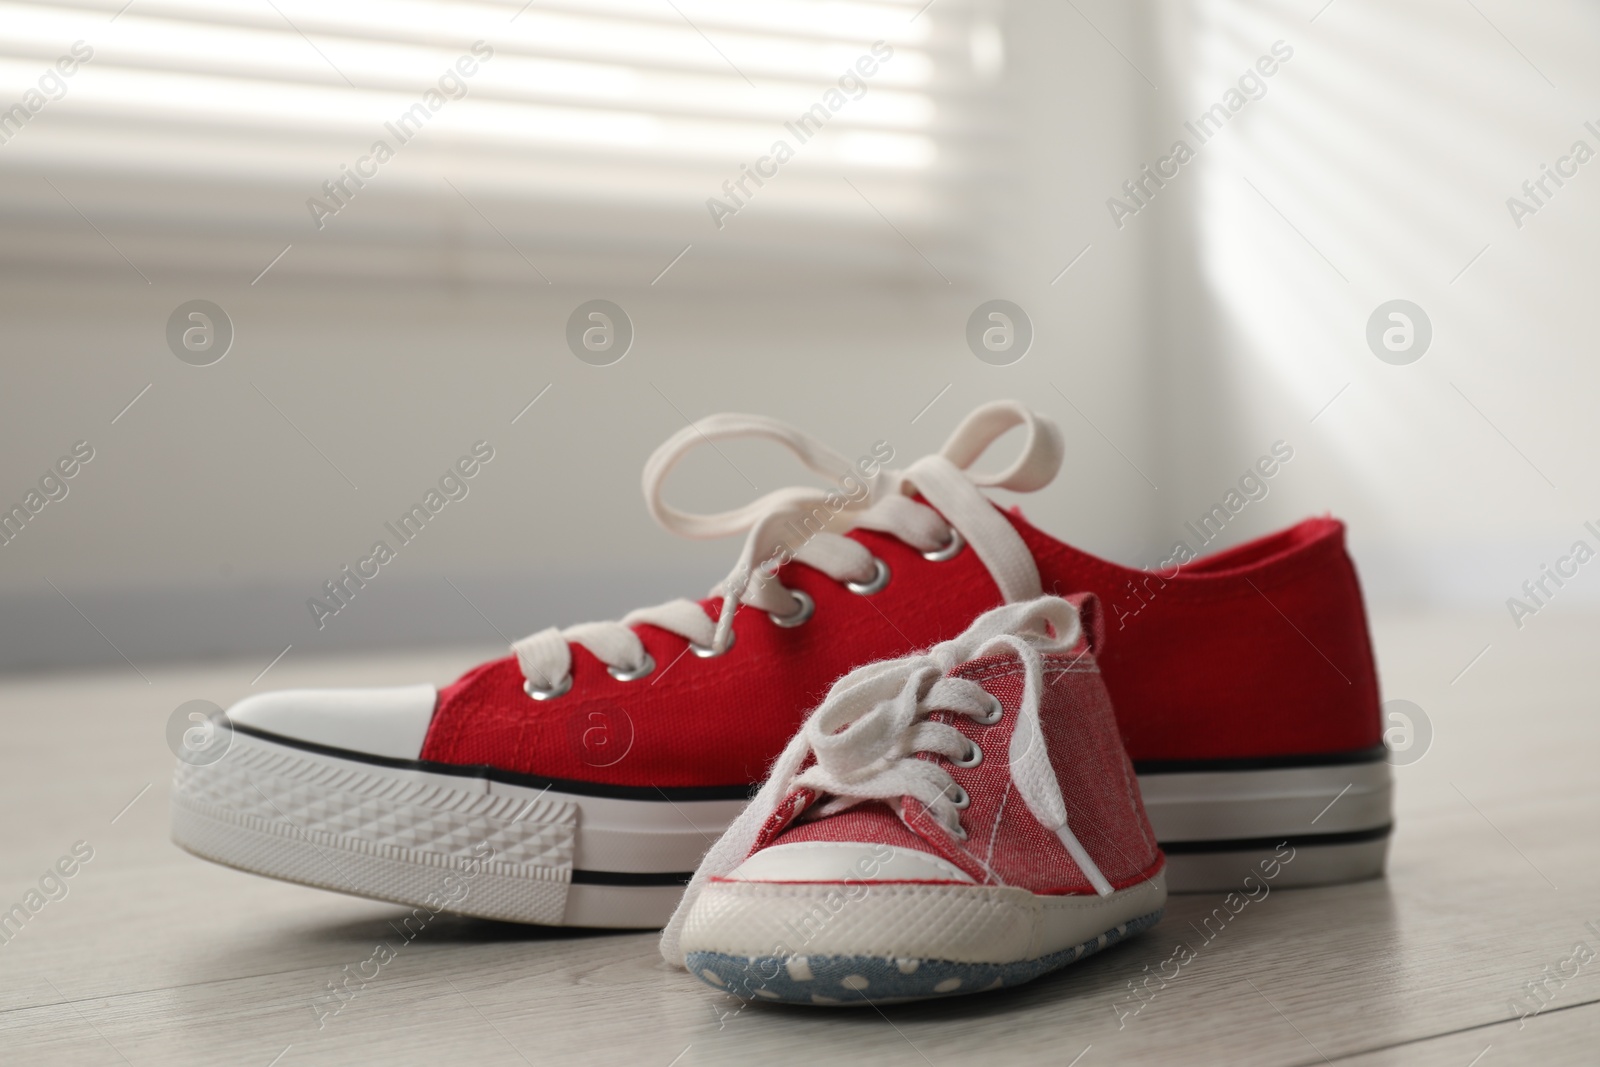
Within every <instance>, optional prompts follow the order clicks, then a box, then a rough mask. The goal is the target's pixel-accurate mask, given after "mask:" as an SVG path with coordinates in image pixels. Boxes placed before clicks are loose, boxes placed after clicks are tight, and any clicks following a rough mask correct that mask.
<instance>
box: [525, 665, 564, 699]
mask: <svg viewBox="0 0 1600 1067" xmlns="http://www.w3.org/2000/svg"><path fill="white" fill-rule="evenodd" d="M571 688H572V672H571V671H568V672H567V676H566V677H565V678H563V679H561V681H559V682H557V683H556V684H555V685H553V686H551V687H550V688H549V689H544V688H542V687H540V686H537V685H534V684H533V680H532V679H531V678H530V679H528V680H527V681H525V682H523V683H522V691H523V692H524V693H527V694H528V695H529V696H530V697H532V698H533V699H535V700H554V699H555V698H556V697H559V696H565V695H566V694H567V691H568V690H570V689H571Z"/></svg>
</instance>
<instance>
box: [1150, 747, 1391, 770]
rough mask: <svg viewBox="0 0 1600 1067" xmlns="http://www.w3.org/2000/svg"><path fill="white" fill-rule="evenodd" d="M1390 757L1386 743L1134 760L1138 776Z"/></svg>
mask: <svg viewBox="0 0 1600 1067" xmlns="http://www.w3.org/2000/svg"><path fill="white" fill-rule="evenodd" d="M1388 755H1389V749H1388V747H1387V746H1385V745H1383V744H1377V745H1373V746H1372V747H1371V748H1354V749H1349V750H1347V751H1344V752H1306V753H1302V754H1300V755H1297V756H1242V757H1239V758H1236V759H1145V760H1134V761H1133V770H1134V773H1136V774H1195V773H1204V772H1207V771H1279V770H1291V769H1293V768H1296V767H1343V766H1348V765H1350V764H1354V763H1378V762H1381V761H1382V760H1383V759H1385V758H1386V757H1387V756H1388Z"/></svg>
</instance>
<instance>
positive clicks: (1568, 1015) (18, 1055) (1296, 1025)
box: [0, 612, 1600, 1067]
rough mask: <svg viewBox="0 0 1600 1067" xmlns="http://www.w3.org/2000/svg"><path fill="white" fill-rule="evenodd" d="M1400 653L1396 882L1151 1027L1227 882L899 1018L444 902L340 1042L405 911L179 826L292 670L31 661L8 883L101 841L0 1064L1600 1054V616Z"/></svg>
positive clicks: (1, 1006) (1204, 961) (1320, 917)
mask: <svg viewBox="0 0 1600 1067" xmlns="http://www.w3.org/2000/svg"><path fill="white" fill-rule="evenodd" d="M1378 643H1379V657H1380V660H1381V662H1382V666H1383V671H1384V686H1385V695H1386V696H1388V697H1404V698H1407V699H1410V700H1413V701H1415V702H1416V703H1417V704H1419V705H1420V706H1422V707H1423V708H1424V709H1425V711H1426V712H1427V713H1428V715H1429V716H1430V717H1431V720H1432V723H1433V729H1434V740H1433V743H1432V747H1431V749H1430V751H1429V752H1428V754H1427V755H1426V757H1425V758H1423V759H1422V760H1421V761H1420V762H1418V763H1416V764H1415V765H1412V766H1409V767H1404V768H1401V769H1400V770H1399V771H1398V775H1399V786H1400V789H1399V805H1400V810H1399V830H1398V834H1397V836H1396V838H1395V840H1394V847H1393V852H1392V854H1391V861H1390V874H1389V877H1388V878H1387V879H1386V880H1383V881H1376V882H1369V883H1366V884H1362V885H1354V886H1347V887H1342V888H1334V889H1318V890H1294V891H1274V892H1273V893H1272V894H1271V895H1270V896H1269V897H1268V898H1266V899H1265V900H1263V901H1262V902H1260V903H1259V904H1252V905H1251V906H1249V907H1248V908H1246V910H1245V911H1244V912H1243V913H1241V914H1240V916H1239V917H1238V919H1236V920H1235V921H1234V922H1233V923H1232V924H1231V925H1230V926H1229V927H1228V928H1227V929H1226V930H1225V931H1224V933H1223V934H1221V935H1219V936H1218V937H1217V938H1216V939H1215V940H1214V941H1213V942H1212V943H1211V944H1209V945H1207V946H1206V947H1205V948H1204V949H1203V950H1202V951H1201V953H1200V955H1199V957H1198V958H1197V959H1196V960H1195V961H1194V962H1193V963H1192V964H1190V965H1189V966H1188V967H1186V968H1185V970H1184V972H1183V977H1181V978H1180V979H1179V980H1177V981H1176V982H1173V983H1172V984H1171V985H1169V986H1168V987H1167V988H1166V989H1164V990H1162V991H1161V992H1160V993H1159V994H1157V995H1156V996H1155V998H1154V999H1153V1000H1151V1001H1150V1003H1149V1004H1148V1005H1147V1006H1146V1007H1145V1008H1144V1010H1143V1011H1142V1012H1141V1013H1140V1014H1139V1015H1138V1016H1137V1017H1134V1018H1130V1019H1128V1020H1126V1024H1125V1025H1124V1026H1123V1027H1122V1028H1121V1029H1120V1030H1119V1028H1118V1019H1117V1014H1116V1012H1115V1011H1114V1009H1113V1007H1112V1005H1113V1003H1114V1002H1115V1001H1116V1000H1117V999H1118V998H1119V997H1120V996H1122V995H1123V994H1124V993H1125V991H1126V983H1127V982H1128V981H1129V980H1130V979H1133V978H1135V977H1140V976H1142V975H1143V968H1144V967H1145V966H1146V965H1147V964H1148V965H1151V966H1152V967H1154V966H1155V965H1156V964H1157V963H1158V961H1160V960H1162V959H1165V958H1166V957H1167V956H1168V954H1169V953H1170V952H1171V950H1172V947H1173V945H1174V943H1175V942H1176V940H1177V939H1178V938H1180V937H1185V936H1188V935H1190V934H1191V933H1192V931H1191V930H1190V928H1189V922H1190V921H1191V920H1193V919H1197V918H1198V917H1199V916H1200V915H1202V914H1204V913H1206V912H1208V911H1209V910H1210V909H1211V908H1212V907H1214V906H1216V905H1217V904H1218V903H1219V899H1218V898H1217V896H1216V895H1212V896H1198V897H1176V898H1174V899H1173V901H1172V902H1171V904H1170V906H1169V908H1168V912H1167V918H1166V920H1165V921H1164V922H1163V923H1162V925H1161V926H1159V927H1157V928H1156V929H1155V930H1154V931H1153V932H1151V933H1150V934H1147V935H1145V936H1143V937H1141V938H1138V939H1136V940H1134V941H1132V942H1130V943H1128V944H1127V945H1124V946H1122V947H1120V948H1118V949H1115V950H1113V951H1110V952H1107V953H1105V954H1104V955H1102V956H1099V957H1095V958H1093V959H1091V960H1088V961H1086V962H1085V963H1083V964H1080V965H1078V966H1077V967H1074V968H1069V969H1068V970H1066V971H1064V972H1061V973H1059V974H1058V975H1056V976H1054V977H1051V978H1047V979H1044V980H1041V981H1039V982H1036V983H1034V984H1033V985H1031V986H1028V987H1025V988H1023V989H1021V990H1017V991H1011V992H1005V993H999V994H992V995H985V996H980V997H972V998H965V999H962V1000H959V1001H944V1002H939V1003H936V1004H932V1005H924V1006H916V1005H909V1006H902V1007H898V1008H888V1009H885V1010H883V1011H882V1012H879V1011H877V1010H873V1009H869V1008H862V1009H857V1010H854V1011H848V1012H822V1011H814V1010H794V1009H785V1008H782V1007H778V1006H773V1005H760V1006H756V1007H750V1008H746V1009H745V1010H743V1011H739V1010H738V1006H737V1002H734V1001H730V1000H727V999H724V998H723V997H721V996H719V995H718V994H716V993H714V992H712V991H711V990H709V989H708V988H706V987H705V986H702V985H701V984H700V983H698V982H696V981H694V980H692V979H690V978H689V977H688V976H687V975H685V974H683V973H681V972H677V971H672V970H668V969H667V968H666V967H665V966H664V965H663V964H662V963H661V962H660V960H659V958H658V957H657V956H656V952H655V938H654V937H653V936H652V935H649V934H594V933H573V932H570V931H560V930H541V929H530V928H519V927H512V926H501V925H495V924H487V923H478V922H471V921H465V920H450V919H445V918H441V919H440V920H439V921H437V922H436V923H435V924H433V925H432V926H430V927H429V928H428V929H427V930H426V931H425V932H424V933H423V934H422V935H421V936H420V937H418V938H417V940H416V941H415V942H413V943H411V944H409V945H408V946H407V947H405V948H404V950H403V951H402V952H401V953H400V954H399V956H398V957H397V958H396V959H395V960H394V961H393V962H392V963H390V964H389V965H388V966H386V967H385V968H384V969H383V970H382V972H381V974H380V976H379V977H378V978H377V979H376V980H375V981H373V982H372V983H371V984H370V985H369V986H368V987H367V989H366V990H365V991H364V992H363V993H362V994H361V995H360V996H358V997H357V998H355V999H354V1000H352V1001H350V1002H349V1003H348V1004H347V1005H346V1006H345V1008H344V1010H343V1011H342V1012H341V1013H340V1014H339V1015H338V1016H336V1017H333V1018H331V1019H329V1020H328V1021H327V1025H326V1026H325V1027H323V1028H322V1029H320V1030H319V1029H318V1026H317V1018H316V1014H315V1013H314V1011H313V1009H312V1007H311V1004H312V999H313V998H314V997H316V996H317V995H319V994H320V993H322V992H323V987H324V984H325V983H326V982H328V981H329V980H330V979H332V978H333V977H334V976H335V975H336V974H337V973H338V972H339V971H340V970H341V968H343V967H344V966H345V965H347V964H350V965H354V964H357V963H359V962H361V961H362V960H365V959H366V958H367V957H368V956H369V955H370V954H371V951H372V948H373V945H374V944H375V943H376V941H377V940H378V939H379V938H381V937H385V936H387V935H388V934H389V932H390V931H389V929H388V927H387V926H386V920H387V919H389V918H391V917H393V916H395V915H397V914H399V911H400V909H397V908H394V907H391V906H387V905H383V904H378V903H370V902H366V901H361V900H356V899H352V898H347V897H342V896H338V895H335V894H332V893H324V892H320V891H317V890H311V889H303V888H299V887H296V886H290V885H283V884H279V883H275V882H271V881H267V880H265V879H260V878H254V877H251V876H249V875H245V874H240V873H237V872H234V871H230V870H225V869H222V868H219V867H215V866H212V865H210V864H206V863H202V862H201V861H199V860H196V859H193V858H191V857H190V856H188V855H186V854H184V853H181V852H180V851H179V850H178V849H177V848H175V847H174V846H173V845H172V844H171V843H170V842H169V841H168V840H167V832H166V823H167V810H166V803H167V798H166V793H167V781H168V778H169V776H170V766H171V762H172V760H171V756H170V755H169V753H168V751H167V749H166V747H165V743H164V741H163V737H162V729H163V726H164V724H165V721H166V718H167V715H168V714H169V713H170V712H171V710H172V709H173V708H174V707H176V706H177V705H178V704H180V703H182V702H183V701H186V700H190V699H195V698H202V697H203V698H206V699H210V700H214V701H216V702H218V703H221V704H223V705H226V704H228V703H230V702H231V701H232V700H234V699H236V698H237V697H239V696H240V695H242V694H243V693H245V692H247V691H248V689H249V682H250V679H251V678H252V677H253V676H254V675H255V674H256V673H257V672H258V671H260V669H261V666H262V664H255V663H251V664H233V665H228V666H223V667H218V666H207V667H204V668H198V669H186V670H177V669H169V670H157V669H151V668H148V667H146V668H145V669H144V674H145V675H147V676H148V678H149V682H148V684H147V683H146V682H145V680H144V679H143V678H141V677H140V676H139V675H138V674H136V673H135V671H134V670H132V669H126V668H125V669H122V670H116V671H106V672H104V673H100V674H94V675H85V676H78V677H71V678H68V677H32V678H18V679H9V680H4V681H3V682H0V724H3V726H4V731H5V733H4V736H5V742H4V743H3V744H0V823H3V826H4V831H3V833H4V836H3V841H4V848H3V854H0V905H3V906H5V907H9V905H10V903H11V902H13V900H18V899H21V897H22V895H23V894H24V893H25V892H26V891H27V889H28V887H29V885H30V884H32V883H33V882H35V881H37V879H38V877H39V876H40V874H42V873H43V872H44V871H45V869H46V868H47V867H48V866H49V865H51V864H52V863H54V861H55V860H56V859H57V858H58V857H60V856H62V855H63V854H65V853H67V852H68V851H69V850H70V849H71V847H72V846H73V844H74V842H77V841H80V840H82V841H87V842H88V843H89V844H90V845H91V846H92V847H93V849H94V858H93V859H92V860H91V861H89V862H88V863H87V864H85V865H84V866H83V867H82V869H81V870H80V871H79V872H78V873H77V874H76V875H75V876H74V877H73V878H72V879H71V880H70V881H69V882H68V883H67V884H68V886H69V890H70V892H69V894H68V895H67V896H66V897H65V898H63V899H61V900H58V901H54V902H52V903H49V904H48V905H46V906H45V907H44V908H43V909H42V910H41V911H40V912H39V914H38V915H36V916H35V917H34V918H33V920H32V921H31V922H30V923H29V924H28V925H27V926H26V927H25V928H24V929H23V930H22V931H21V933H20V934H19V935H17V936H16V937H15V938H14V939H13V940H12V941H11V942H10V943H9V944H3V945H0V1062H3V1063H5V1064H8V1065H9V1064H34V1063H51V1064H55V1063H60V1064H85V1065H95V1064H107V1065H116V1064H131V1065H134V1067H143V1065H146V1064H150V1065H155V1064H163V1065H165V1064H205V1065H208V1067H209V1065H219V1064H228V1065H234V1064H236V1065H240V1067H268V1065H269V1064H277V1065H279V1067H297V1065H300V1064H343V1063H363V1064H364V1063H374V1064H386V1065H395V1067H404V1065H408V1064H423V1063H428V1064H433V1063H450V1064H474V1065H479V1064H481V1065H500V1064H509V1065H515V1064H520V1063H528V1064H536V1065H538V1067H547V1065H558V1064H601V1063H618V1064H630V1065H631V1064H644V1065H646V1067H669V1065H673V1064H676V1065H677V1067H692V1065H695V1064H708V1063H740V1064H748V1063H760V1064H778V1063H805V1064H818V1063H845V1064H848V1063H871V1064H907V1065H912V1067H921V1065H937V1067H944V1065H946V1064H950V1065H955V1064H972V1063H985V1062H988V1063H1002V1062H1003V1063H1039V1064H1053V1065H1059V1067H1067V1065H1069V1064H1076V1065H1078V1067H1096V1065H1099V1064H1113V1063H1121V1064H1134V1063H1161V1064H1175V1063H1176V1064H1186V1063H1213V1062H1216V1063H1223V1062H1225V1063H1237V1064H1316V1063H1322V1062H1324V1061H1325V1060H1326V1061H1329V1062H1339V1063H1350V1064H1363V1065H1376V1064H1398V1063H1405V1064H1447V1065H1454V1067H1468V1065H1469V1064H1471V1065H1474V1067H1498V1065H1500V1064H1513V1063H1534V1062H1537V1063H1590V1064H1593V1063H1596V1062H1600V955H1597V956H1595V957H1594V958H1592V959H1590V960H1589V962H1587V964H1585V965H1582V966H1581V967H1580V969H1579V970H1578V973H1577V974H1576V975H1575V976H1571V977H1570V978H1569V979H1568V980H1566V981H1565V983H1564V984H1562V982H1561V980H1560V979H1559V978H1550V976H1551V975H1555V974H1558V973H1560V969H1562V968H1563V961H1567V960H1569V959H1570V958H1571V957H1572V956H1573V950H1574V947H1575V946H1576V945H1578V944H1580V943H1583V944H1584V945H1585V946H1586V947H1587V948H1588V949H1590V950H1592V951H1593V952H1595V953H1600V718H1597V716H1596V714H1595V712H1596V704H1597V699H1600V698H1597V695H1596V693H1597V682H1600V666H1597V664H1600V655H1597V651H1600V621H1597V620H1588V619H1581V618H1580V619H1568V620H1562V619H1558V618H1556V617H1554V616H1553V615H1552V614H1551V613H1548V612H1546V613H1541V614H1540V616H1539V617H1538V618H1537V619H1535V620H1532V621H1531V622H1530V623H1529V625H1528V627H1527V629H1525V630H1524V631H1522V632H1521V633H1517V632H1514V631H1513V630H1512V629H1511V627H1510V626H1509V624H1508V623H1506V622H1505V620H1504V619H1497V618H1480V619H1476V620H1456V621H1452V620H1449V619H1443V618H1426V619H1424V618H1411V619H1388V620H1382V621H1381V622H1380V625H1379V628H1378ZM1486 643H1490V644H1491V647H1490V649H1489V650H1488V652H1487V653H1485V654H1484V655H1483V656H1482V658H1481V659H1479V660H1478V661H1477V662H1475V663H1473V664H1472V666H1471V667H1470V669H1468V670H1467V671H1466V672H1465V673H1464V674H1460V672H1461V671H1462V669H1463V667H1466V666H1467V665H1468V663H1469V661H1472V659H1473V657H1474V656H1475V655H1477V654H1478V652H1479V650H1480V649H1482V648H1483V646H1484V645H1485V644H1486ZM473 658H474V656H473V655H469V654H451V655H445V654H440V655H433V656H417V655H407V656H404V657H393V658H390V659H387V660H379V659H365V660H359V661H358V660H342V661H316V660H312V659H305V660H300V661H298V662H297V661H296V660H295V659H294V658H293V653H291V655H290V657H289V658H286V659H285V660H284V661H283V662H282V663H279V664H278V665H277V666H275V667H274V668H273V669H272V671H271V672H270V673H269V674H268V675H267V676H266V678H264V679H263V680H262V681H261V683H260V685H259V686H258V688H264V687H272V686H277V687H282V686H286V685H328V684H372V683H379V682H393V681H420V680H429V679H433V680H444V679H446V678H448V677H451V676H452V675H453V674H454V673H455V672H456V670H458V669H459V668H461V667H464V666H466V665H467V664H468V663H470V662H471V661H472V660H473ZM1458 674H1460V676H1459V677H1457V676H1458ZM1452 679H1454V681H1452ZM147 786H148V789H147V788H146V787H147ZM135 798H137V799H135ZM130 801H133V803H132V805H131V806H128V805H129V802H130ZM125 807H126V810H124V808H125ZM119 813H120V814H119ZM1590 922H1592V923H1594V926H1593V927H1588V926H1586V925H1585V924H1586V923H1590ZM1547 967H1551V968H1554V970H1551V971H1549V972H1547V971H1546V968H1547ZM1564 969H1565V971H1566V973H1567V974H1568V975H1571V974H1572V970H1573V964H1571V963H1567V964H1565V967H1564ZM1541 977H1546V978H1550V980H1549V981H1548V982H1547V983H1546V989H1547V990H1548V992H1547V994H1546V996H1547V998H1548V1000H1549V1004H1548V1007H1547V1009H1546V1010H1545V1011H1544V1012H1543V1014H1542V1015H1540V1016H1538V1017H1535V1018H1530V1019H1528V1020H1527V1021H1526V1023H1525V1024H1524V1025H1522V1026H1519V1025H1518V1023H1517V1022H1516V1021H1515V1019H1514V1017H1513V1011H1512V1007H1511V1001H1512V999H1513V998H1515V997H1518V996H1519V995H1524V986H1525V985H1526V983H1528V982H1530V981H1534V980H1536V979H1539V978H1541Z"/></svg>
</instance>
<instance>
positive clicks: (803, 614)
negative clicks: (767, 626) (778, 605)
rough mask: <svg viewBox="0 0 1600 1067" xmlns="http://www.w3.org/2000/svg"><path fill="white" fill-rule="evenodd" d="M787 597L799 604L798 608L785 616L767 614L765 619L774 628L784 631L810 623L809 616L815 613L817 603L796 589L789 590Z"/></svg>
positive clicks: (772, 613)
mask: <svg viewBox="0 0 1600 1067" xmlns="http://www.w3.org/2000/svg"><path fill="white" fill-rule="evenodd" d="M789 595H790V596H792V597H794V598H795V599H796V600H797V601H799V602H800V606H799V607H798V608H796V609H795V610H793V611H791V612H789V614H787V615H778V614H776V613H774V612H771V611H769V612H767V618H769V619H771V620H772V623H773V625H774V626H781V627H783V628H784V629H785V630H792V629H794V628H795V627H796V626H804V625H805V624H806V623H808V622H810V621H811V616H813V615H815V614H816V612H817V602H816V601H815V600H812V599H811V598H810V597H809V596H807V595H806V594H805V593H802V592H801V591H800V590H798V589H791V590H789Z"/></svg>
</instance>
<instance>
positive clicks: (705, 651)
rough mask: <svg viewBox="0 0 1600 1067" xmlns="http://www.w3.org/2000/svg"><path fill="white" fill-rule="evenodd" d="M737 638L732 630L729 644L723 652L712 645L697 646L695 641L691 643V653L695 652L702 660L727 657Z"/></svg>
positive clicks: (729, 633)
mask: <svg viewBox="0 0 1600 1067" xmlns="http://www.w3.org/2000/svg"><path fill="white" fill-rule="evenodd" d="M735 636H736V635H735V634H734V633H733V632H732V631H731V630H730V631H729V632H728V643H727V645H726V646H724V647H723V649H722V651H721V652H718V651H717V650H716V649H715V648H713V647H712V646H711V645H697V644H695V643H694V642H693V641H690V642H689V651H690V652H693V653H694V654H695V655H697V656H699V657H700V658H701V659H716V658H717V657H718V656H722V655H726V654H727V652H728V651H729V650H730V649H732V648H733V642H734V638H735Z"/></svg>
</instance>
